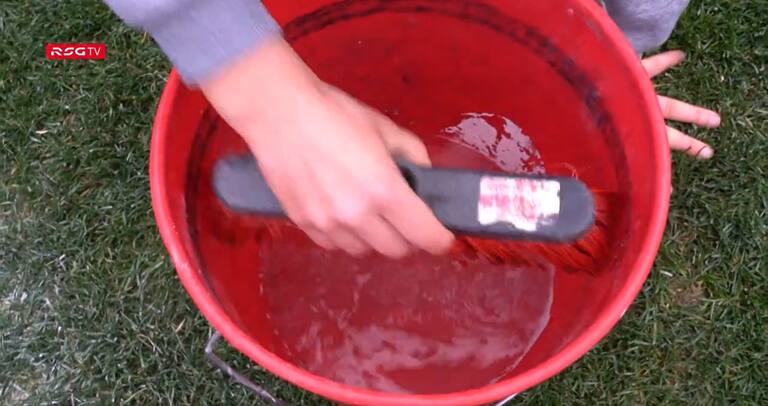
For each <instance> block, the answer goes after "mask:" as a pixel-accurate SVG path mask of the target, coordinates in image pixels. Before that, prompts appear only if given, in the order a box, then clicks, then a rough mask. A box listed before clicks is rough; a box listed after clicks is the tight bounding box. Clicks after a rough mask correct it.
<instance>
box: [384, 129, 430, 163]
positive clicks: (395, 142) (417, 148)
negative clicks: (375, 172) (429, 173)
mask: <svg viewBox="0 0 768 406" xmlns="http://www.w3.org/2000/svg"><path fill="white" fill-rule="evenodd" d="M385 127H389V128H387V129H385V130H384V131H386V132H383V134H382V138H383V139H384V144H385V145H386V146H387V149H388V150H389V152H390V153H392V154H394V155H400V156H402V157H403V158H406V159H408V160H409V161H410V162H413V163H414V164H416V165H422V166H432V161H431V160H430V158H429V152H428V151H427V147H426V146H425V145H424V143H423V142H422V141H421V140H420V139H419V137H417V136H415V135H413V134H412V133H410V132H408V131H405V130H403V129H401V128H399V127H397V125H396V124H394V123H392V122H390V124H388V125H385ZM391 127H396V128H391Z"/></svg>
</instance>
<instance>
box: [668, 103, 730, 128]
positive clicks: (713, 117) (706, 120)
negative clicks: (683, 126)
mask: <svg viewBox="0 0 768 406" xmlns="http://www.w3.org/2000/svg"><path fill="white" fill-rule="evenodd" d="M659 105H660V106H661V112H662V114H663V115H664V118H666V119H669V120H675V121H680V122H683V123H690V124H695V125H699V126H702V127H707V128H714V127H717V126H719V125H720V115H719V114H717V113H715V112H714V111H712V110H708V109H705V108H703V107H699V106H694V105H692V104H688V103H686V102H683V101H680V100H676V99H672V98H669V97H665V96H659Z"/></svg>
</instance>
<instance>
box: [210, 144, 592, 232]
mask: <svg viewBox="0 0 768 406" xmlns="http://www.w3.org/2000/svg"><path fill="white" fill-rule="evenodd" d="M397 163H398V166H399V168H400V170H401V172H402V173H403V176H404V177H405V179H406V180H407V181H408V183H409V185H410V186H411V188H412V189H413V190H414V191H415V192H416V194H417V195H418V196H419V197H421V199H422V200H423V201H424V202H425V203H427V205H428V206H429V207H430V208H431V209H432V211H433V212H434V213H435V216H436V217H437V218H438V220H440V221H441V222H442V223H443V225H445V227H446V228H448V229H449V230H451V231H453V232H456V233H459V234H464V235H473V236H478V237H491V238H497V239H511V240H527V241H541V242H557V243H564V242H573V241H575V240H577V239H579V238H580V237H582V236H583V235H584V234H585V233H586V232H587V231H588V230H589V229H590V228H591V227H592V225H593V224H594V221H595V205H594V200H593V196H592V193H591V192H590V191H589V189H588V188H587V187H586V185H584V184H583V183H582V182H580V181H578V180H576V179H572V178H566V177H551V176H538V175H509V174H505V173H496V172H482V171H474V170H464V169H448V168H428V167H422V166H417V165H413V164H411V163H408V162H406V161H404V160H398V161H397ZM520 181H522V182H523V183H524V184H528V185H531V184H535V185H536V187H538V188H554V190H555V192H550V194H549V196H556V199H555V200H551V201H550V202H549V204H548V206H549V207H550V208H551V209H552V208H553V209H554V211H553V212H551V215H549V216H545V217H544V218H539V219H536V218H534V220H531V218H527V219H526V218H523V220H521V221H522V223H521V222H520V221H511V222H510V221H508V220H509V219H508V218H507V219H501V220H499V219H497V220H498V221H495V222H494V221H493V218H492V219H490V220H489V219H488V218H485V219H484V220H483V219H482V217H483V216H481V214H480V211H481V209H480V208H479V203H480V200H481V197H482V198H483V199H485V200H484V201H487V199H489V198H490V199H491V200H493V198H494V196H495V197H496V198H499V196H500V195H499V194H496V195H493V194H492V195H491V196H488V195H487V194H483V193H481V188H483V186H481V185H486V187H485V189H486V191H487V190H488V189H487V188H488V187H493V185H496V186H498V185H508V182H512V183H511V184H512V185H514V184H515V183H514V182H520ZM531 182H532V183H531ZM213 187H214V191H215V193H216V195H217V197H218V198H219V200H221V201H222V202H223V203H224V205H225V206H227V207H228V208H229V209H230V210H233V211H235V212H241V213H251V214H260V215H266V216H278V217H284V216H285V213H284V212H283V209H282V207H281V205H280V202H279V201H278V200H277V198H276V197H275V195H274V194H273V193H272V190H271V189H270V187H269V185H268V184H267V182H266V180H265V179H264V177H263V176H262V174H261V172H260V171H259V168H258V166H257V164H256V161H255V159H254V158H253V157H252V156H251V155H237V156H229V157H225V158H222V159H220V160H219V161H218V162H217V163H216V166H215V168H214V172H213ZM507 188H509V187H508V186H507ZM512 189H514V188H512ZM553 193H554V194H553ZM481 195H482V196H481ZM505 196H506V195H504V194H501V198H505ZM512 200H514V199H512ZM506 201H509V199H506ZM489 210H490V211H487V210H486V212H485V213H486V214H487V213H489V212H490V213H491V214H493V213H496V212H495V211H494V210H493V209H489ZM512 212H515V210H512ZM485 217H487V216H485ZM491 217H494V216H493V215H491ZM517 217H519V216H517ZM494 218H495V217H494ZM481 220H483V221H481ZM518 220H519V219H518Z"/></svg>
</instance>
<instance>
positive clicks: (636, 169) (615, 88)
mask: <svg viewBox="0 0 768 406" xmlns="http://www.w3.org/2000/svg"><path fill="white" fill-rule="evenodd" d="M266 4H267V6H268V7H269V8H270V9H271V10H272V12H273V14H274V15H275V16H276V18H277V19H278V20H279V21H280V22H281V23H282V24H283V25H284V27H285V34H286V37H287V38H288V39H289V40H290V41H291V42H292V43H293V45H294V47H295V49H296V50H297V52H298V53H299V54H300V55H301V56H302V57H303V58H304V60H305V61H306V62H307V63H308V64H309V65H310V67H312V69H313V70H314V71H315V72H316V73H317V74H318V75H319V76H320V77H321V78H322V79H323V80H326V81H328V82H329V83H331V84H334V85H336V86H338V87H339V88H341V89H343V90H345V91H347V92H349V93H350V94H351V95H353V96H355V97H357V98H359V99H360V100H362V101H364V102H366V103H368V104H370V105H371V106H373V107H375V108H377V109H379V110H380V111H382V112H384V113H385V114H387V115H388V116H389V117H390V118H392V119H393V120H394V121H395V122H397V123H398V124H399V125H401V126H403V127H405V128H407V129H409V130H411V131H413V132H414V133H416V134H418V135H420V136H421V137H423V139H424V140H425V142H426V143H427V144H428V146H429V148H430V152H431V154H432V158H433V160H434V161H435V164H444V165H450V166H457V167H473V166H482V165H484V162H486V161H483V160H477V161H472V160H467V159H457V158H456V156H455V155H453V154H452V153H451V149H450V148H449V147H447V146H446V144H444V143H442V141H441V140H442V138H438V136H440V135H442V136H445V135H446V134H448V135H450V132H446V129H447V128H451V127H455V126H457V125H459V124H460V123H461V122H462V120H465V119H467V117H489V118H488V119H487V120H486V121H487V122H489V123H491V125H493V123H494V122H495V123H497V124H498V123H505V122H506V121H505V120H509V121H511V122H513V123H514V124H515V125H516V126H518V127H519V128H520V129H521V130H522V132H523V133H524V134H525V135H526V136H527V137H530V140H531V143H532V146H529V148H528V151H527V152H525V151H524V155H525V156H523V157H522V158H521V155H520V154H521V152H520V150H517V151H516V152H515V151H512V152H509V153H508V156H506V158H504V157H502V158H504V159H505V162H506V163H507V164H509V165H511V166H512V167H514V166H515V165H517V167H519V168H521V169H523V166H525V165H526V162H527V164H529V165H530V162H531V159H533V158H531V156H534V157H535V156H538V158H535V159H533V160H534V161H536V162H534V163H535V165H539V166H537V167H541V168H543V169H544V170H545V171H546V172H548V173H555V174H564V175H571V174H573V173H574V172H575V173H576V174H577V176H578V177H579V178H580V179H581V180H583V181H585V182H586V183H587V184H588V185H589V186H590V187H591V188H593V189H599V190H604V191H609V192H611V193H613V194H615V195H616V196H617V197H618V198H617V200H616V201H617V203H616V204H619V205H621V207H620V210H619V212H620V213H623V214H622V215H620V216H617V217H615V218H614V219H613V220H612V223H611V225H610V229H609V230H608V231H609V235H610V237H611V244H612V250H611V254H610V258H606V261H605V262H604V263H603V266H602V268H601V269H597V270H594V272H593V273H591V274H587V273H570V272H558V273H557V274H556V276H555V282H554V301H553V303H552V307H551V317H550V320H549V323H548V324H547V326H546V328H545V329H544V331H543V333H542V334H541V336H540V337H539V339H538V341H537V342H536V344H535V346H534V347H533V348H532V349H531V350H530V352H529V353H528V354H527V356H526V357H525V358H524V359H523V361H522V362H521V363H520V364H519V365H518V366H517V367H516V368H515V369H514V370H512V371H510V372H509V374H508V376H507V377H511V376H514V375H517V374H520V373H523V372H525V371H526V370H528V369H529V368H531V367H533V366H535V365H538V364H540V363H541V362H543V361H545V360H546V359H548V358H550V357H552V356H553V355H554V354H556V353H557V352H558V351H559V350H561V349H562V348H563V347H564V346H565V345H567V344H568V343H570V342H571V341H572V340H573V339H575V338H576V337H577V336H578V335H579V334H581V333H582V332H583V331H584V330H585V329H586V328H587V327H588V326H589V325H590V324H592V323H593V322H594V321H595V320H596V319H597V318H598V317H599V313H600V311H601V310H602V309H603V308H604V304H605V302H606V301H608V300H610V299H611V298H612V297H613V296H614V295H615V294H616V292H617V291H618V290H619V289H620V288H621V287H622V286H623V283H624V282H625V281H626V279H627V278H628V277H629V273H630V272H632V270H631V269H629V268H628V267H626V266H625V265H626V264H627V263H630V262H631V261H633V260H634V259H635V256H636V255H637V251H638V250H639V248H640V246H641V244H642V243H643V240H642V237H643V236H644V235H646V234H647V229H646V227H647V223H648V221H647V220H648V218H649V217H650V215H651V207H652V206H653V199H654V198H655V195H654V193H655V191H654V190H653V182H652V181H651V180H652V179H654V178H655V176H656V173H655V172H654V166H653V145H651V143H650V142H649V141H648V140H649V136H648V135H649V134H650V133H651V132H652V129H651V127H650V123H648V122H647V120H646V119H645V117H643V115H642V114H641V113H640V112H641V111H642V109H641V108H640V106H641V105H640V101H639V100H638V98H637V97H634V95H637V94H638V93H639V90H638V88H637V85H636V84H634V83H633V82H632V81H630V80H628V79H627V78H628V75H629V72H627V71H626V68H625V67H622V66H621V65H619V64H611V63H603V62H604V61H610V60H611V58H615V52H616V51H615V49H614V48H613V47H612V46H609V45H606V44H605V43H604V42H603V38H602V37H601V34H600V33H599V32H598V31H596V30H595V28H594V26H593V25H592V22H591V21H590V20H589V19H588V18H587V17H586V16H584V15H581V14H580V11H579V10H581V9H580V8H578V7H571V5H572V4H574V3H573V2H571V1H547V2H533V1H530V2H509V1H503V2H502V1H487V2H465V1H450V0H449V1H439V2H438V1H351V2H342V3H339V4H337V5H330V4H331V2H325V1H315V2H312V1H306V2H278V1H267V2H266ZM324 6H328V7H329V8H327V9H324V10H323V12H316V11H317V9H319V8H321V7H324ZM176 96H177V97H176V99H175V100H176V103H175V105H174V106H173V114H172V117H171V127H172V128H174V131H171V132H170V133H169V134H167V135H166V136H167V137H168V141H167V143H168V144H169V145H173V146H174V148H173V152H174V154H176V155H175V156H174V158H173V159H167V160H166V165H167V167H166V168H165V173H167V174H169V175H167V179H166V182H167V184H168V192H167V193H168V194H169V197H171V198H172V199H173V200H174V202H175V204H176V207H175V210H174V223H175V224H176V230H177V232H178V233H179V235H181V236H183V239H184V241H185V249H186V250H187V251H188V252H189V254H190V255H191V256H192V257H193V258H195V259H196V261H197V263H196V264H194V266H196V267H197V269H199V271H200V272H201V273H202V274H203V276H204V277H205V279H206V280H207V281H208V283H209V284H210V287H211V290H212V292H213V293H214V295H215V297H216V299H217V300H218V301H219V302H220V304H221V306H223V307H224V308H225V309H226V310H227V312H228V313H229V314H230V315H231V316H232V317H233V319H234V320H235V321H236V322H237V323H238V324H239V325H240V327H241V328H242V329H243V330H244V331H246V332H248V333H249V334H250V335H251V336H252V337H253V338H254V339H255V340H256V341H258V342H259V343H260V344H261V345H263V346H264V347H265V348H266V349H267V350H270V351H272V352H274V353H276V354H277V355H279V356H286V357H287V355H286V354H285V352H284V349H283V346H282V344H281V342H280V340H278V339H276V338H275V335H274V333H273V328H272V326H271V322H270V320H269V318H268V317H267V316H266V312H265V311H264V306H265V303H264V298H263V295H262V294H261V293H262V292H260V286H261V280H260V271H259V244H258V240H259V232H260V230H261V229H260V228H259V227H258V224H260V222H259V220H257V219H248V218H244V217H241V216H233V215H232V214H231V213H228V212H227V211H226V210H225V209H223V208H222V207H221V205H220V204H219V203H218V202H217V201H216V199H215V197H214V196H213V194H212V191H211V187H210V171H211V168H212V165H213V163H214V162H215V160H216V159H217V158H218V157H220V156H222V155H224V154H228V153H232V152H242V151H245V146H244V144H243V142H242V140H241V139H240V138H239V137H238V135H237V134H235V133H234V132H233V131H232V130H231V129H230V128H229V127H228V126H227V125H226V124H225V123H223V122H222V121H221V120H219V118H218V116H217V115H216V114H215V112H214V111H212V110H211V109H210V108H209V107H208V106H207V103H206V102H205V100H204V98H203V97H202V96H201V95H200V94H199V93H198V92H196V91H192V90H189V89H186V88H182V90H181V93H180V94H178V95H176ZM255 97H258V96H257V95H255ZM473 114H474V115H473ZM482 114H484V116H483V115H482ZM494 120H496V121H494ZM531 149H532V150H534V152H535V153H532V152H531ZM628 151H631V154H630V153H628ZM500 155H504V154H500ZM528 169H530V168H528ZM629 213H631V216H630V215H629Z"/></svg>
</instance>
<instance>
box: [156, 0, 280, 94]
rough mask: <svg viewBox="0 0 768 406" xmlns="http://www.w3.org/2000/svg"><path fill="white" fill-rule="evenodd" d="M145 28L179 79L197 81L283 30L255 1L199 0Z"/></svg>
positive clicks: (260, 4)
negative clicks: (176, 72)
mask: <svg viewBox="0 0 768 406" xmlns="http://www.w3.org/2000/svg"><path fill="white" fill-rule="evenodd" d="M190 3H191V4H190V6H189V7H188V8H185V9H184V10H180V11H179V12H178V13H175V14H174V15H173V16H172V17H171V18H169V19H165V20H164V21H159V22H157V23H154V24H153V25H152V26H150V27H146V28H147V30H148V31H149V33H150V35H152V38H154V39H155V41H156V42H157V44H158V45H159V46H160V48H161V49H162V50H163V52H164V53H165V54H166V56H167V57H168V59H169V60H170V61H171V63H173V65H174V66H175V67H176V70H177V71H178V72H179V75H180V76H181V78H182V80H183V81H184V82H185V83H187V84H190V85H193V84H197V83H199V82H200V81H201V80H204V79H206V78H208V77H210V76H211V75H213V74H215V73H216V72H217V71H218V70H219V69H221V68H222V67H224V66H226V65H227V64H228V63H230V62H233V61H234V60H235V59H236V58H237V57H239V56H240V55H242V54H243V53H244V52H245V51H247V50H248V49H251V48H253V47H257V46H259V45H260V44H262V43H264V42H265V41H266V40H268V39H270V38H274V37H276V36H281V35H282V31H281V29H280V26H279V25H278V24H277V22H276V21H275V20H274V19H273V18H272V16H271V15H270V14H269V12H268V11H267V9H266V8H265V7H264V5H263V4H262V3H261V1H258V0H198V1H192V2H190Z"/></svg>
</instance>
